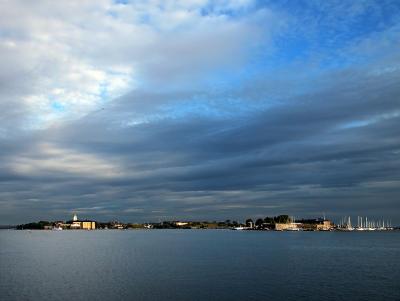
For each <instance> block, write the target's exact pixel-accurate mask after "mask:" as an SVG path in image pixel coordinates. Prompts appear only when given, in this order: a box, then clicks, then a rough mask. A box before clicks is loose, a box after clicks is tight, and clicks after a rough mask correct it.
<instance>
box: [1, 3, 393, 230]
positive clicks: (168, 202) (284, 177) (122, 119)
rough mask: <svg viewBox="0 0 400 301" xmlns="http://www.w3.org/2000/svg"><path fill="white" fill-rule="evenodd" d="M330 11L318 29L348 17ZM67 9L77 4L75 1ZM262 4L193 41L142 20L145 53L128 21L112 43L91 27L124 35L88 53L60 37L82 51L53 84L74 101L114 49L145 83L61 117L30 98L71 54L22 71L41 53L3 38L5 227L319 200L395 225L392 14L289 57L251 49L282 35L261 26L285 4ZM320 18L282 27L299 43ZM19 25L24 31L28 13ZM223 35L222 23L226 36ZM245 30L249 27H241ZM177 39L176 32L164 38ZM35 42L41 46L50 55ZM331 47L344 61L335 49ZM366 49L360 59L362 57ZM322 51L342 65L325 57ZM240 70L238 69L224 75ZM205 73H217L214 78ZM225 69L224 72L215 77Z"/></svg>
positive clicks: (315, 209) (335, 209)
mask: <svg viewBox="0 0 400 301" xmlns="http://www.w3.org/2000/svg"><path fill="white" fill-rule="evenodd" d="M328 6H329V5H328ZM56 7H57V5H56ZM329 7H331V6H329ZM329 7H328V8H329ZM332 7H334V8H335V9H336V10H335V13H334V15H333V13H332V19H331V20H330V21H329V20H328V21H326V23H324V26H327V27H329V26H333V27H334V26H335V25H332V24H334V23H335V22H338V20H339V19H340V18H339V16H340V12H342V11H343V8H342V5H339V6H335V5H333V4H332ZM328 8H326V7H325V6H323V7H322V8H321V9H323V10H326V9H328ZM74 9H77V11H79V7H75V8H74ZM280 9H281V8H280ZM365 9H366V8H365V7H361V8H357V7H352V12H349V13H350V14H352V15H354V16H356V15H359V14H363V12H364V11H365ZM328 10H329V9H328ZM353 10H354V11H353ZM26 13H27V12H26ZM41 13H44V12H41ZM86 13H87V12H86ZM254 13H255V14H257V18H259V19H257V20H256V21H254V22H253V21H251V18H250V17H249V16H252V14H250V15H246V16H245V17H243V16H241V17H240V18H239V19H238V20H236V21H237V22H236V21H235V20H234V19H232V18H233V17H232V18H231V17H228V16H224V17H221V16H219V17H217V16H213V20H214V22H217V23H218V24H219V26H218V30H215V32H210V30H211V29H210V27H204V26H205V25H204V24H203V23H202V22H203V21H199V20H197V19H196V18H197V17H198V16H197V17H196V18H195V19H196V20H197V21H198V22H200V23H196V24H194V25H193V28H194V29H195V33H196V36H195V37H191V35H190V33H191V31H186V30H183V31H182V32H179V33H178V34H177V35H173V33H174V31H172V30H171V31H170V30H169V29H168V30H166V31H165V29H164V31H163V33H164V34H163V35H158V34H157V35H156V36H153V34H154V33H153V31H151V30H150V31H147V29H146V26H144V28H143V27H140V37H141V41H147V39H148V38H149V37H153V38H154V39H155V40H154V41H153V42H154V43H153V42H152V43H149V44H146V43H144V44H146V45H147V46H146V47H147V48H146V47H145V48H146V49H148V51H144V50H143V49H142V46H141V45H139V46H138V45H136V44H135V43H134V42H132V41H130V40H129V41H128V40H127V41H125V40H124V38H126V37H127V36H131V34H132V30H133V29H132V28H131V27H129V26H128V28H126V27H124V26H122V25H123V24H120V23H118V24H114V23H110V24H113V26H116V28H114V29H113V30H111V32H113V33H115V32H118V36H117V37H119V38H118V39H113V37H112V35H111V36H110V35H109V32H108V31H105V32H103V31H102V32H101V34H100V33H98V32H97V33H98V35H93V37H87V35H88V32H85V34H84V36H85V37H87V39H88V40H87V41H94V40H96V39H98V38H99V37H103V38H104V40H102V39H100V42H101V43H100V44H99V45H105V44H108V43H107V41H108V42H110V41H115V42H116V44H115V45H112V43H110V45H108V47H105V49H103V48H102V47H93V50H86V51H83V50H82V48H80V47H78V46H79V45H80V46H82V45H81V44H80V43H78V42H76V41H75V42H74V41H73V40H69V39H67V40H66V41H64V40H63V41H62V43H61V44H62V45H69V44H72V45H74V46H75V47H74V49H73V51H72V52H73V54H74V55H73V58H74V59H76V58H85V62H84V63H82V62H81V61H79V64H77V66H78V65H79V66H80V67H79V68H78V69H79V70H80V71H79V70H78V71H77V72H78V73H79V72H83V73H84V71H82V70H86V67H88V70H89V72H88V73H84V74H86V77H82V78H81V80H78V81H77V82H78V83H79V84H77V83H76V82H75V79H74V81H73V82H70V81H69V80H70V76H69V75H68V76H66V77H62V78H61V81H60V82H63V83H65V84H66V86H65V87H64V88H65V90H66V91H67V90H68V91H67V92H68V93H67V92H66V94H65V95H67V96H65V95H64V94H63V95H64V96H65V97H67V98H68V99H69V100H68V101H71V102H72V103H74V104H75V105H76V106H77V107H80V106H84V105H83V104H82V103H81V102H80V101H81V100H82V99H81V97H82V95H84V96H85V97H86V96H87V95H89V94H90V95H91V92H90V91H89V90H87V87H92V84H93V83H94V84H95V86H96V87H97V85H98V84H99V82H98V81H96V79H97V78H98V77H99V78H102V76H106V77H107V76H109V75H110V74H112V73H113V72H109V73H110V74H109V73H107V72H108V71H109V70H108V71H104V70H103V69H102V68H103V67H104V66H105V65H107V66H109V65H108V64H111V65H112V64H113V63H115V62H116V61H118V55H117V54H119V53H120V54H121V57H122V58H123V59H122V60H121V61H120V62H123V63H124V64H127V65H129V64H130V63H132V62H136V61H138V60H139V58H143V61H142V62H140V64H139V65H140V66H141V68H143V69H144V70H143V72H142V73H141V75H142V76H143V77H142V78H143V79H145V81H146V83H145V84H144V85H143V86H139V87H135V88H134V89H133V90H132V91H131V92H127V93H125V94H124V95H122V96H120V97H116V98H114V99H113V100H112V101H109V102H106V101H104V102H103V103H101V106H98V105H97V106H94V107H91V106H89V108H90V110H89V109H88V108H86V107H85V109H84V110H83V112H84V114H82V112H81V111H80V114H75V111H74V112H73V113H72V115H71V116H72V117H71V118H69V119H68V118H64V117H63V118H61V119H60V120H61V121H60V122H50V123H47V121H46V120H45V121H43V120H42V121H38V120H41V118H42V119H43V118H45V117H46V116H47V115H46V114H47V113H48V112H47V111H46V112H47V113H46V112H45V113H44V114H43V115H42V114H40V113H39V112H40V111H41V109H42V107H41V105H43V103H42V102H41V101H37V99H36V98H34V99H33V100H32V99H30V98H29V97H28V96H31V95H36V96H37V95H39V96H40V95H41V93H44V92H43V91H44V90H46V89H47V88H48V89H49V90H53V89H54V88H57V85H55V84H54V83H53V82H52V81H50V82H51V84H48V83H49V78H52V76H54V75H56V74H58V73H59V72H63V70H65V68H66V65H68V64H65V63H62V62H61V63H60V58H61V57H62V55H60V56H55V62H56V64H54V66H53V65H51V64H50V63H49V62H51V61H52V60H51V59H49V58H46V59H45V60H44V62H45V64H44V65H45V66H49V67H43V68H34V69H32V70H34V71H33V73H29V72H28V73H26V74H27V75H26V76H25V77H24V76H23V74H24V72H25V71H26V70H28V69H29V68H28V67H29V66H28V65H29V64H27V63H23V62H24V59H25V60H27V61H29V62H31V61H32V58H31V57H29V56H28V52H27V51H26V49H25V48H24V47H22V46H21V48H18V49H20V52H18V53H17V54H16V55H14V56H13V55H11V54H10V53H11V52H10V51H9V49H8V48H10V47H11V48H12V47H15V45H13V44H12V43H11V42H10V41H8V42H7V41H6V44H4V45H6V46H4V45H3V46H4V47H6V48H7V47H8V48H7V49H8V50H7V51H8V52H7V53H8V55H9V57H10V62H11V63H10V62H7V61H6V60H1V59H0V63H3V64H4V66H8V68H9V70H10V72H9V75H7V73H6V72H0V80H1V84H0V99H1V102H0V110H1V112H0V117H1V127H0V146H1V148H0V160H1V163H0V223H4V224H6V223H19V222H26V221H30V220H37V219H66V218H68V216H69V215H71V213H72V212H77V213H78V214H80V215H81V216H84V217H87V218H95V219H99V220H111V219H122V220H126V221H157V220H159V219H160V220H162V219H212V220H217V219H226V218H230V219H240V220H243V219H244V218H245V217H248V216H252V217H258V216H260V217H261V216H266V215H274V214H282V213H288V214H291V215H295V216H304V217H308V216H317V215H321V214H322V213H323V212H325V213H326V214H327V215H328V216H333V217H338V216H341V215H349V214H352V215H369V216H376V217H382V216H385V217H386V218H391V219H393V220H394V221H397V222H400V220H399V214H398V213H399V209H400V207H399V203H398V197H399V195H400V185H399V184H400V173H399V170H400V157H399V156H400V139H399V137H400V99H399V96H400V71H399V70H400V69H399V65H398V61H399V55H398V54H397V53H399V52H398V51H397V52H396V50H398V45H397V43H394V39H393V37H398V33H396V30H395V28H396V27H395V26H392V25H393V22H394V21H393V20H392V21H391V25H390V26H392V27H389V28H386V27H385V28H383V29H380V31H379V32H373V33H372V34H371V33H370V32H368V34H367V33H365V35H366V36H357V37H358V38H357V39H355V41H354V40H352V39H350V40H348V41H347V43H345V46H343V45H342V47H338V49H333V50H331V49H329V50H328V49H326V48H324V47H322V46H321V47H312V48H311V50H309V53H307V55H306V56H302V59H301V60H300V61H299V60H297V59H294V62H293V61H291V59H288V58H287V56H289V55H290V53H289V54H288V53H282V54H280V53H273V51H272V50H270V49H269V52H267V54H260V51H259V50H257V51H254V45H253V44H252V45H250V46H249V47H247V46H246V45H244V44H245V43H247V42H249V41H252V42H255V41H257V39H261V40H262V41H263V42H262V43H261V44H262V45H261V46H262V47H266V43H265V41H269V42H271V41H273V40H274V39H271V40H270V38H271V37H269V36H268V37H263V38H261V37H260V36H259V35H260V34H261V33H262V34H266V35H268V34H267V31H265V30H263V29H261V28H259V27H260V26H261V25H262V24H263V25H268V24H270V22H272V21H271V20H275V18H276V16H277V15H274V14H273V12H272V11H270V10H263V11H262V12H261V13H257V12H254ZM292 13H293V12H288V15H290V14H292ZM325 13H326V12H325ZM67 15H68V14H67ZM128 15H129V14H128ZM278 15H279V16H286V14H281V12H280V13H278ZM89 16H91V15H90V14H89ZM254 16H255V15H254ZM266 16H267V17H266ZM36 17H37V16H36V15H35V18H36ZM91 17H93V16H91ZM125 17H126V16H125ZM292 17H293V16H292ZM305 17H307V18H311V19H312V20H314V21H315V20H316V19H315V16H310V15H307V16H305ZM64 18H66V20H67V21H66V20H65V19H64ZM69 18H72V19H74V18H73V17H71V16H69V15H68V16H63V22H61V21H60V22H61V23H62V24H64V25H66V24H67V25H68V24H69V25H70V24H71V23H70V22H71V20H70V19H69ZM171 18H172V19H174V17H173V16H172V15H169V16H168V18H167V20H170V21H171V20H172V19H171ZM214 18H216V19H214ZM263 18H267V20H266V22H262V19H263ZM338 18H339V19H338ZM161 19H162V18H161ZM289 19H290V18H289ZM74 20H75V19H74ZM76 20H80V18H78V19H76ZM90 20H91V22H90V24H92V25H93V24H97V23H96V22H95V20H94V19H92V18H91V19H90ZM107 20H108V21H109V22H111V21H110V20H109V19H108V18H107ZM124 20H125V19H124ZM224 20H225V21H227V23H225V22H223V21H224ZM290 20H291V21H290V22H294V24H300V23H296V22H300V21H301V20H302V18H299V19H297V20H293V19H290ZM7 22H9V23H10V22H11V21H10V20H8V21H7ZM37 22H38V21H36V22H33V23H34V24H36V25H35V26H38V27H35V30H34V31H33V32H43V29H42V28H41V27H40V22H39V23H37ZM160 22H161V20H160ZM220 22H221V23H220ZM324 22H325V21H324ZM9 23H7V24H9ZM11 23H13V22H11ZM56 23H57V22H56ZM189 23H190V22H189ZM273 23H274V22H273ZM331 23H332V24H331ZM163 24H164V23H163ZM185 24H186V23H185ZM218 24H217V25H218ZM290 24H291V23H290ZM64 25H62V26H61V25H60V26H61V27H62V28H64ZM92 25H90V26H89V27H91V26H92ZM142 25H143V24H142ZM142 25H141V26H142ZM317 25H318V24H317ZM317 25H314V26H311V27H308V25H307V26H306V25H304V28H303V30H300V29H299V30H296V29H294V30H292V31H291V30H290V29H286V30H289V31H290V32H289V34H288V36H287V37H288V38H290V39H293V37H292V36H291V35H290V33H292V34H293V32H300V31H301V32H302V39H305V40H307V39H310V40H311V41H312V42H313V43H314V42H316V41H315V40H314V39H315V35H318V30H317V28H316V27H317ZM342 25H343V26H344V28H345V29H340V28H339V27H337V29H338V30H339V31H340V30H348V29H349V28H350V27H351V26H350V25H351V24H348V23H347V22H345V24H344V23H343V24H342ZM160 26H161V25H160ZM163 26H166V25H165V24H164V25H163ZM274 26H275V25H274ZM17 27H18V28H17V29H19V30H22V29H23V31H24V30H26V27H24V26H23V25H18V26H17ZM20 27H21V28H20ZM67 27H68V26H67ZM167 27H168V26H167ZM278 27H279V26H278ZM73 28H75V27H73ZM255 28H257V30H255ZM17 29H15V30H17ZM64 29H65V28H64ZM103 29H104V28H103ZM117 29H118V30H117ZM123 29H125V30H127V32H125V31H123ZM312 29H313V30H314V31H313V30H312ZM70 30H71V28H70V27H68V30H67V31H66V33H65V38H67V37H70V38H72V37H75V38H76V39H78V38H77V36H79V34H78V32H79V31H78V32H75V31H74V30H72V32H73V33H74V34H71V32H70ZM104 30H105V29H104ZM221 32H227V35H226V36H225V35H223V36H224V39H221ZM268 32H269V31H268ZM247 33H252V34H254V36H253V35H252V36H250V37H249V38H247V37H246V35H247ZM306 33H308V34H309V35H310V37H307V36H305V35H306ZM103 34H104V36H103ZM76 35H77V36H76ZM332 35H333V34H332ZM11 36H12V35H11ZM170 36H171V37H172V36H173V38H174V39H172V38H171V40H168V37H170ZM180 37H182V40H179V43H175V41H176V39H177V38H180ZM236 37H239V38H240V39H238V40H239V41H236V40H235V38H236ZM334 37H335V39H333V40H332V41H333V42H332V41H331V42H332V43H333V44H335V45H336V44H339V42H338V40H341V39H342V37H340V36H338V35H337V34H334ZM208 38H210V40H208ZM275 38H276V37H275ZM278 38H281V37H278ZM324 38H325V37H324ZM165 39H167V41H165ZM78 40H79V41H80V39H78ZM150 40H151V39H150ZM217 41H218V43H217ZM240 41H242V42H240ZM307 41H308V40H307ZM7 43H8V44H7ZM207 43H209V44H212V47H210V45H208V44H207ZM232 43H233V44H234V45H233V44H232ZM93 44H94V42H93ZM242 44H243V45H242ZM328 44H329V43H328ZM149 45H150V46H151V45H153V46H157V47H158V48H157V49H150V48H151V47H150V46H149ZM329 45H331V44H329ZM25 46H27V45H25ZM31 46H32V45H31ZM31 46H30V47H31ZM32 47H33V46H32ZM114 47H116V48H115V49H114ZM148 47H150V48H148ZM262 47H261V48H262ZM28 48H29V47H28ZM33 48H35V47H33ZM61 48H62V49H63V51H64V50H65V49H64V48H63V47H61ZM24 49H25V50H24ZM102 49H103V50H104V51H103V50H102ZM249 49H251V51H249ZM262 49H264V48H262ZM0 50H1V49H0ZM42 50H43V49H42ZM42 50H41V51H42ZM53 50H54V49H53ZM131 50H132V52H130V51H131ZM207 50H210V53H207ZM230 50H232V53H230ZM295 50H296V51H298V52H299V53H300V52H301V49H297V48H296V47H295ZM41 51H39V52H35V53H38V54H39V55H38V56H39V57H42V56H43V55H42V52H41ZM54 51H55V52H57V49H55V50H54ZM246 51H248V53H246V54H243V55H242V54H241V53H242V52H246ZM143 52H146V53H145V55H144V54H143ZM261 52H262V51H261ZM60 53H64V52H60ZM130 53H131V55H129V54H130ZM271 53H273V54H271ZM53 54H54V53H53ZM333 54H335V55H337V56H338V59H337V60H338V61H340V63H338V61H336V60H334V59H332V58H331V56H332V55H333ZM251 55H256V58H255V60H256V62H257V66H253V65H252V64H253V62H252V61H251V58H250V57H251ZM236 56H237V60H236ZM276 56H277V57H285V56H286V63H285V64H283V63H282V64H281V63H277V64H276V65H274V66H273V67H274V68H271V69H269V68H270V67H271V65H269V60H273V59H274V57H276ZM310 57H312V58H310ZM321 57H323V59H320V58H321ZM249 58H250V59H249ZM316 58H317V59H316ZM367 58H368V59H367ZM303 59H304V60H303ZM357 59H359V60H360V62H361V63H360V62H356V63H354V62H355V61H357ZM13 61H15V62H18V63H16V64H12V62H13ZM33 61H35V59H33ZM95 61H96V62H97V63H96V62H95ZM326 61H330V62H335V63H336V64H337V65H338V66H335V67H332V66H330V65H329V66H328V65H326V64H324V63H325V62H326ZM35 62H36V61H35ZM71 62H75V60H71ZM230 62H231V64H230ZM75 63H76V62H75ZM226 64H228V65H229V66H227V65H226ZM264 64H265V65H264ZM318 64H321V65H318ZM50 65H51V66H50ZM71 65H73V64H72V63H71ZM111 65H110V66H111ZM259 65H260V66H259ZM316 65H317V66H316ZM241 66H243V69H245V71H243V72H242V74H240V75H237V77H236V74H229V73H230V72H233V73H235V72H238V71H237V70H238V69H240V68H239V67H241ZM249 66H250V67H249ZM24 68H25V69H24ZM215 68H217V69H218V68H219V69H221V73H218V72H215V70H214V69H215ZM248 68H250V69H251V72H250V71H249V70H248ZM106 69H107V68H106ZM191 69H193V70H192V71H193V72H191ZM24 70H25V71H24ZM74 70H75V69H74ZM74 70H72V71H74ZM72 71H71V70H70V69H68V72H72ZM75 71H76V70H75ZM75 71H74V72H75ZM103 71H104V72H105V73H104V72H103ZM68 72H67V73H68ZM74 72H72V74H75V73H74ZM102 72H103V73H102ZM171 72H172V73H173V74H171ZM67 73H66V74H67ZM122 73H123V72H122ZM238 73H239V72H238ZM68 74H70V73H68ZM124 74H125V73H124ZM186 74H188V76H186ZM221 74H222V75H223V76H222V75H221ZM243 74H244V75H243ZM120 75H121V74H119V75H118V76H120ZM208 75H210V77H212V81H213V82H215V85H213V84H208V83H207V84H205V82H207V80H208V78H207V76H208ZM110 76H111V75H110ZM121 76H122V75H121ZM225 76H226V77H227V79H225ZM219 77H223V78H222V79H221V78H219ZM149 78H150V79H151V80H149ZM197 80H198V82H197ZM219 80H221V82H223V83H226V82H227V83H229V84H228V85H225V84H220V85H219V84H218V82H219ZM111 82H113V80H111V79H110V81H109V82H108V81H107V83H109V84H110V85H111ZM150 82H151V83H150ZM74 88H77V89H78V90H79V91H80V94H79V93H77V94H76V95H75V94H74V97H75V96H76V98H77V99H79V101H77V102H74V101H75V98H73V99H72V100H71V99H70V98H69V96H68V95H72V94H70V93H72V92H71V91H74ZM82 91H83V92H82ZM89 92H90V93H89ZM47 96H48V95H45V96H44V98H46V99H47ZM53 96H54V95H53ZM27 97H28V99H27ZM49 99H51V97H50V98H49ZM35 101H37V102H35ZM95 102H96V103H97V102H98V99H96V100H95ZM45 103H47V100H46V101H45ZM32 105H33V106H35V105H36V106H37V107H35V109H34V110H32ZM44 109H45V110H47V109H48V108H47V109H46V108H44ZM32 112H33V114H32ZM87 112H90V113H87ZM36 113H37V116H36ZM53 113H54V112H53ZM52 116H53V115H52ZM56 116H58V115H56ZM55 120H58V119H57V118H56V119H55ZM43 122H44V123H43Z"/></svg>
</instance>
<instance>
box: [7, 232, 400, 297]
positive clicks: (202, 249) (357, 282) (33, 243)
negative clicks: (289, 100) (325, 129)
mask: <svg viewBox="0 0 400 301" xmlns="http://www.w3.org/2000/svg"><path fill="white" fill-rule="evenodd" d="M0 300H297V301H298V300H400V233H399V232H382V233H335V232H329V233H318V232H294V233H289V232H286V233H285V232H282V233H278V232H241V231H229V230H226V231H225V230H216V231H212V230H203V231H202V230H150V231H92V232H90V231H32V232H28V231H13V230H11V231H7V230H3V231H0Z"/></svg>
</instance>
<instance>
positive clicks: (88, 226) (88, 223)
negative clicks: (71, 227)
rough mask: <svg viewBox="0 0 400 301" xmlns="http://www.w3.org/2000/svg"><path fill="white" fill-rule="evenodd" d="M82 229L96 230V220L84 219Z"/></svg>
mask: <svg viewBox="0 0 400 301" xmlns="http://www.w3.org/2000/svg"><path fill="white" fill-rule="evenodd" d="M81 229H84V230H94V229H96V222H92V221H83V222H81Z"/></svg>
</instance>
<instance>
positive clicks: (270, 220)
mask: <svg viewBox="0 0 400 301" xmlns="http://www.w3.org/2000/svg"><path fill="white" fill-rule="evenodd" d="M291 222H292V219H291V217H290V216H289V215H286V214H284V215H278V216H273V217H270V216H267V217H265V218H259V219H257V220H256V221H255V222H254V221H253V220H252V219H251V218H249V219H247V220H246V225H249V224H250V223H252V224H254V225H256V226H262V225H275V224H288V223H291Z"/></svg>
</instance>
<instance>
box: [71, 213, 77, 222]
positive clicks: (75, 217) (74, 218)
mask: <svg viewBox="0 0 400 301" xmlns="http://www.w3.org/2000/svg"><path fill="white" fill-rule="evenodd" d="M72 220H73V221H74V222H76V221H77V220H78V217H77V216H76V214H74V217H73V218H72Z"/></svg>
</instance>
